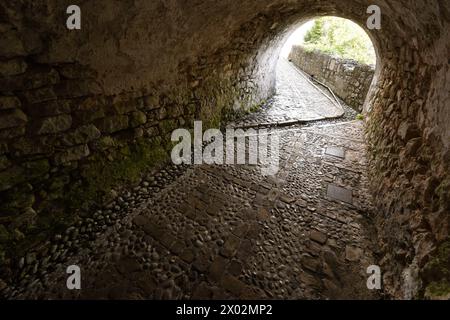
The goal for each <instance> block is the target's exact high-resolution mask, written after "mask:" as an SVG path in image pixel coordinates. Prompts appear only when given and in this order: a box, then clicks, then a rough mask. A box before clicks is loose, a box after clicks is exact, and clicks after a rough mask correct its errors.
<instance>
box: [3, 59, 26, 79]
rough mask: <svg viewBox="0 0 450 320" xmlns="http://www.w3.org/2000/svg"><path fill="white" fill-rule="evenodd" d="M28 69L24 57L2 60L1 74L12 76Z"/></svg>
mask: <svg viewBox="0 0 450 320" xmlns="http://www.w3.org/2000/svg"><path fill="white" fill-rule="evenodd" d="M26 70H27V64H26V62H25V61H23V60H22V59H11V60H7V61H1V62H0V76H1V77H10V76H15V75H19V74H22V73H24V72H25V71H26Z"/></svg>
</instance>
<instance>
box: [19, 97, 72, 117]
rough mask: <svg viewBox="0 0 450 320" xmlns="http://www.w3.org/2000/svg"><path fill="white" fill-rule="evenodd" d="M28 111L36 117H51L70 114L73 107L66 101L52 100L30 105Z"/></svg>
mask: <svg viewBox="0 0 450 320" xmlns="http://www.w3.org/2000/svg"><path fill="white" fill-rule="evenodd" d="M26 111H27V113H28V114H30V115H32V116H36V117H51V116H57V115H61V114H69V113H70V111H71V108H70V104H69V103H67V102H66V101H60V100H52V101H46V102H41V103H37V104H31V105H28V106H27V109H26Z"/></svg>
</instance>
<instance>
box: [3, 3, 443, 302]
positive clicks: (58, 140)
mask: <svg viewBox="0 0 450 320" xmlns="http://www.w3.org/2000/svg"><path fill="white" fill-rule="evenodd" d="M372 2H373V1H369V0H346V1H343V0H320V1H318V0H298V1H288V2H287V1H285V0H244V1H239V2H236V1H235V0H220V1H219V0H204V1H195V2H178V1H113V2H112V1H110V0H98V1H89V2H83V3H82V5H81V9H82V12H83V21H84V22H83V26H82V30H81V31H68V30H67V29H66V28H65V27H64V20H65V19H64V17H65V12H66V8H67V6H68V5H70V4H71V3H70V2H69V1H56V0H47V1H44V0H36V1H25V0H19V1H7V2H5V1H4V2H2V3H1V4H0V21H1V23H0V33H1V36H0V61H1V64H0V68H1V70H0V74H1V77H0V97H1V99H2V101H3V100H4V97H17V98H18V99H19V100H20V106H19V103H17V101H16V102H12V103H13V105H14V107H11V104H10V103H11V101H10V102H8V103H7V104H6V105H7V106H8V107H7V109H6V110H3V106H4V104H3V102H2V108H1V110H0V119H1V120H0V123H1V128H2V129H0V138H1V140H0V156H1V157H3V158H2V159H3V160H2V162H1V163H2V171H1V172H0V177H1V180H0V186H1V188H0V190H1V192H2V193H1V194H0V197H1V199H2V202H1V204H2V206H4V205H5V206H7V207H11V208H16V210H15V211H14V213H13V214H6V216H4V214H3V213H2V217H1V220H0V222H1V225H3V226H6V229H7V235H6V237H5V236H4V237H3V239H5V238H6V239H8V241H4V240H2V244H1V246H0V260H2V261H5V263H6V264H8V265H17V264H20V261H17V257H15V256H14V255H12V256H11V252H9V253H7V254H5V250H6V249H5V248H11V246H10V244H11V242H13V243H14V246H15V247H14V248H15V249H14V250H12V251H13V252H14V253H16V252H19V249H21V250H25V251H26V250H27V248H29V247H32V246H36V245H38V244H36V243H35V241H34V239H30V238H29V237H27V236H28V234H29V231H28V230H26V229H25V228H20V229H19V228H16V227H15V224H14V221H15V217H17V216H19V215H21V214H22V212H25V211H27V210H28V209H29V208H33V210H35V211H36V212H37V213H38V218H37V222H36V223H38V224H39V225H40V226H43V227H44V228H43V229H44V230H47V229H48V228H47V227H48V226H49V225H50V226H53V225H56V224H57V223H56V222H57V221H67V220H68V219H67V218H68V217H69V218H70V217H71V216H72V215H73V212H71V210H69V209H67V207H66V206H65V202H62V203H55V199H63V200H64V201H65V200H67V199H65V198H64V195H66V194H70V195H73V194H74V193H68V190H67V188H68V186H71V187H74V186H75V187H77V188H76V190H75V191H77V192H81V191H83V192H88V191H89V192H91V193H93V192H94V191H93V190H95V189H96V186H100V185H105V186H108V185H109V184H108V183H106V182H108V181H104V180H101V179H98V180H95V179H94V180H95V182H96V184H94V183H92V182H93V181H94V180H93V179H86V177H90V174H91V173H92V172H100V168H101V169H104V168H109V167H110V166H112V164H116V163H118V160H121V161H123V162H120V163H123V164H127V167H130V166H132V165H131V163H133V164H135V163H141V164H142V161H138V160H139V159H141V158H142V155H143V154H146V152H147V150H148V148H143V146H142V141H140V140H139V137H140V138H143V139H145V140H146V141H148V140H149V139H152V146H155V145H156V146H161V145H164V141H165V140H164V138H167V134H168V133H169V132H170V131H171V130H172V129H173V128H174V127H177V126H180V125H186V126H189V125H190V124H191V122H192V120H193V119H194V118H197V119H202V120H205V121H208V122H209V123H211V124H216V123H217V122H218V119H220V118H221V117H222V116H223V115H226V114H228V113H230V112H232V111H239V110H250V109H251V108H252V107H254V106H255V105H258V104H260V103H262V102H263V101H264V100H266V99H267V98H269V97H270V96H271V95H272V94H273V91H274V90H273V89H274V86H275V72H274V70H275V65H276V61H277V57H278V53H279V52H280V49H281V46H282V44H283V42H284V40H285V39H286V38H287V37H288V36H289V35H290V33H291V32H292V31H293V30H294V29H295V27H296V26H298V24H299V23H301V22H302V21H305V20H307V19H309V18H313V17H315V16H321V15H338V16H342V17H345V18H348V19H351V20H353V21H355V22H356V23H358V24H360V25H361V26H362V27H364V28H365V21H366V19H367V14H366V9H367V7H368V6H369V5H371V4H372ZM377 4H378V5H379V6H380V7H381V10H382V14H383V22H382V29H381V30H374V31H368V32H369V35H370V37H371V38H372V40H373V42H374V45H375V48H376V51H377V56H378V59H379V60H378V62H379V63H378V66H377V69H376V71H375V77H374V79H375V82H374V86H373V87H372V88H371V90H370V91H369V96H368V99H367V100H366V102H367V103H366V104H365V106H364V111H365V112H366V113H367V125H368V135H367V139H368V142H369V145H370V147H369V161H370V169H371V176H372V179H371V181H372V185H373V193H374V195H375V197H376V199H377V200H376V203H377V204H378V208H377V212H378V216H377V218H378V219H377V222H376V225H377V227H378V228H379V241H380V244H381V250H382V253H383V255H384V259H383V260H382V269H383V270H386V272H385V273H384V276H385V277H384V278H385V279H384V280H385V281H384V283H385V284H386V286H387V289H388V291H389V293H390V294H392V296H394V297H412V296H416V295H419V296H421V295H423V293H424V292H425V288H428V287H429V286H430V285H431V284H432V283H433V282H437V281H440V280H441V279H443V278H444V277H445V272H441V271H435V272H426V270H433V268H434V267H433V266H434V265H436V264H435V263H434V262H435V261H436V259H437V256H436V255H437V252H439V250H438V249H439V248H442V246H443V245H444V244H445V242H446V241H447V242H448V231H449V214H448V213H449V209H450V208H449V205H450V200H449V192H450V191H449V185H450V178H449V163H450V161H449V159H450V151H449V146H450V130H449V129H448V123H450V111H449V108H448V105H449V103H450V96H449V90H448V83H450V67H449V61H448V56H449V51H450V41H449V38H450V35H449V33H450V4H449V3H448V1H443V0H432V1H429V0H417V1H414V2H411V1H407V0H393V1H387V0H380V1H377ZM66 104H67V106H68V107H62V106H65V105H66ZM43 106H45V107H43ZM51 106H58V108H57V109H55V111H54V112H46V113H42V114H40V113H39V112H37V114H33V112H36V111H31V110H38V108H41V107H43V110H47V111H51V110H48V109H49V108H52V107H51ZM135 111H142V112H143V113H145V114H146V118H147V119H146V121H147V122H146V123H145V124H141V125H140V126H139V127H135V128H131V127H128V126H132V127H134V126H135V125H138V124H140V123H143V122H144V117H142V115H140V114H134V115H132V113H133V112H135ZM51 113H53V114H51ZM56 114H67V115H70V116H71V117H72V124H71V127H70V129H68V131H64V132H58V133H50V132H48V133H45V134H44V133H43V134H42V135H37V134H36V133H33V132H34V131H33V129H34V128H35V125H36V122H40V121H41V120H42V119H40V118H46V117H48V116H54V115H56ZM125 117H126V119H127V120H125ZM130 117H131V120H130ZM9 119H11V120H12V121H11V122H10V121H9ZM105 119H107V120H105ZM112 119H115V120H112ZM118 119H120V121H118ZM105 123H106V124H105ZM89 124H93V125H95V126H96V127H97V124H98V125H99V126H100V124H105V127H104V128H105V129H106V131H101V130H100V131H101V136H100V137H98V138H96V139H95V140H94V141H91V142H89V145H88V146H87V147H86V146H85V144H83V143H81V144H80V145H77V146H70V148H73V147H76V149H66V148H69V147H65V145H64V143H62V141H64V135H65V134H73V133H74V132H75V131H76V130H77V129H78V128H79V127H81V126H85V125H89ZM126 125H127V126H126ZM67 127H68V124H67ZM97 128H99V127H97ZM117 128H120V129H121V130H120V131H117V132H116V131H115V129H117ZM112 131H114V133H112ZM134 149H136V150H134ZM152 149H153V150H154V149H155V148H154V147H153V148H152ZM69 150H70V151H69ZM132 150H134V151H136V152H131V151H132ZM66 152H68V153H66ZM88 153H89V154H90V155H89V156H87V154H88ZM61 154H62V155H64V156H62V157H61ZM69 154H70V155H69ZM85 156H87V157H85ZM153 158H154V157H153V155H151V157H146V159H153ZM57 159H58V160H63V159H66V160H69V162H68V163H66V162H64V161H61V162H60V161H58V160H57ZM105 159H107V160H106V161H109V162H108V163H106V164H108V166H106V164H105V163H103V162H102V161H105ZM131 159H132V160H131ZM151 162H153V161H151ZM30 164H31V165H30ZM94 164H99V165H98V167H95V166H94V167H92V166H93V165H94ZM49 165H50V166H51V170H49ZM89 166H91V167H89ZM120 168H121V167H120ZM120 168H118V167H113V170H111V171H110V172H119V173H120V172H121V170H118V169H120ZM135 171H139V170H135ZM124 175H125V174H123V173H122V176H124ZM103 176H107V175H103ZM97 178H98V177H97ZM86 180H88V181H90V182H91V185H90V187H89V188H86V187H83V181H84V182H86ZM61 181H63V182H61ZM67 181H69V182H70V183H66V182H67ZM50 186H54V189H53V190H50V189H49V188H50ZM75 191H74V192H75ZM22 194H26V195H29V196H32V197H30V199H32V200H33V199H34V200H33V201H17V202H15V200H16V199H14V195H16V197H17V195H22ZM82 194H83V193H82ZM3 199H9V200H8V201H11V203H13V202H15V203H17V207H14V206H9V205H8V204H9V203H8V202H6V201H3ZM61 208H62V209H61ZM2 212H3V211H2ZM61 212H64V213H65V215H63V214H62V213H61ZM44 213H45V214H44ZM50 213H51V214H50ZM61 215H62V216H64V217H65V218H66V219H62V218H61ZM31 220H33V219H31ZM30 222H33V221H30ZM58 223H59V222H58ZM46 226H47V227H46ZM34 230H35V232H36V229H34ZM37 230H40V229H37ZM36 239H38V238H36ZM16 249H17V250H16ZM13 269H14V268H13ZM5 270H6V271H7V270H12V269H9V268H2V271H5ZM430 274H433V276H429V275H430ZM6 277H9V274H8V272H6ZM305 279H306V278H305ZM201 288H202V287H200V289H201ZM431 296H432V293H431Z"/></svg>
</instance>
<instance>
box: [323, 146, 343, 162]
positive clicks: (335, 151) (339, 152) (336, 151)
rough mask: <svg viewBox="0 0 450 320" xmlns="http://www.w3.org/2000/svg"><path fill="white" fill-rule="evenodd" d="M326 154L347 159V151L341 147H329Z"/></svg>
mask: <svg viewBox="0 0 450 320" xmlns="http://www.w3.org/2000/svg"><path fill="white" fill-rule="evenodd" d="M325 154H326V155H329V156H333V157H336V158H341V159H344V158H345V150H344V148H340V147H327V149H326V150H325Z"/></svg>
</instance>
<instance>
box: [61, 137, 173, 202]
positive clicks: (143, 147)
mask: <svg viewBox="0 0 450 320" xmlns="http://www.w3.org/2000/svg"><path fill="white" fill-rule="evenodd" d="M113 158H114V160H113V161H109V160H108V159H107V158H106V157H104V156H102V155H95V156H93V157H92V158H90V159H89V162H87V163H86V164H85V165H83V166H82V167H81V168H80V170H81V175H82V177H83V179H82V182H81V183H76V184H74V185H73V186H72V187H71V188H70V190H69V191H68V193H67V194H68V196H67V197H66V199H65V202H66V203H67V204H68V206H69V208H72V209H77V208H80V207H82V206H83V204H84V203H85V202H89V201H94V202H101V200H102V198H103V196H104V195H105V194H106V193H107V192H108V191H109V190H110V189H111V188H113V187H114V186H117V185H120V184H127V183H135V182H137V181H138V180H139V178H140V177H141V175H142V173H143V172H145V171H146V170H148V169H149V168H151V167H153V166H155V165H157V164H159V163H161V162H162V161H164V160H165V159H166V158H167V152H166V150H165V148H164V146H162V145H160V144H158V143H157V142H156V141H152V140H144V139H140V140H139V141H138V142H137V143H136V144H134V145H131V146H125V147H122V148H121V149H119V150H118V151H116V152H115V154H114V155H113Z"/></svg>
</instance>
